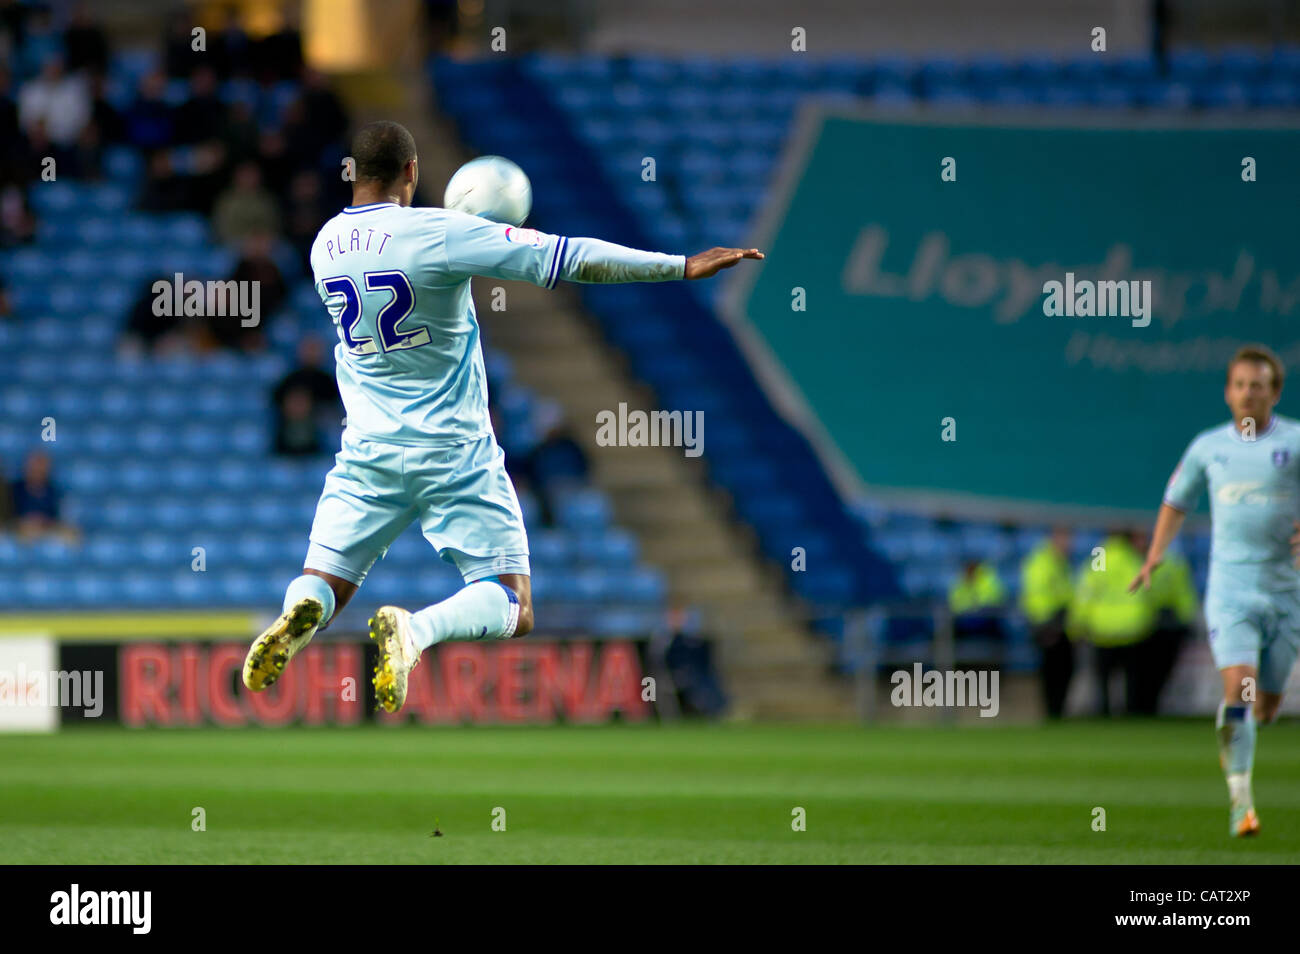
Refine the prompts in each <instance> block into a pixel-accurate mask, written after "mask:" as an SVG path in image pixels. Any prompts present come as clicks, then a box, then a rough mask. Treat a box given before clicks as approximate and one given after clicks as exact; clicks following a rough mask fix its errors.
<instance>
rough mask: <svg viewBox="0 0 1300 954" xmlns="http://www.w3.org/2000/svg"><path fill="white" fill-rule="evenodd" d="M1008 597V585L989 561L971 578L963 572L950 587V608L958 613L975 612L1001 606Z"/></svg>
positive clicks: (982, 564) (977, 569)
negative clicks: (1004, 584)
mask: <svg viewBox="0 0 1300 954" xmlns="http://www.w3.org/2000/svg"><path fill="white" fill-rule="evenodd" d="M1006 598H1007V591H1006V587H1004V586H1003V585H1002V581H1001V580H999V579H998V574H997V571H996V570H994V569H993V567H991V566H989V565H988V564H987V563H981V564H980V565H979V566H978V567H977V568H976V569H975V575H974V576H973V577H972V578H971V579H969V580H968V579H966V576H965V574H962V575H960V576H958V577H957V579H956V580H955V581H954V582H953V584H952V586H951V587H949V589H948V608H949V609H951V610H952V611H953V613H954V614H957V615H960V614H962V613H973V612H974V611H975V610H981V609H992V608H994V607H997V606H1001V605H1002V603H1003V601H1005V600H1006Z"/></svg>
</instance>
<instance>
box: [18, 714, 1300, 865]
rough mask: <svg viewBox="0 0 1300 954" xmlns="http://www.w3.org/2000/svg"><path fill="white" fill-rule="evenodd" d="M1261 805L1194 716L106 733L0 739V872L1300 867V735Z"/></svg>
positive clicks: (1287, 733) (1273, 736)
mask: <svg viewBox="0 0 1300 954" xmlns="http://www.w3.org/2000/svg"><path fill="white" fill-rule="evenodd" d="M1255 794H1256V799H1257V803H1258V807H1259V812H1260V819H1261V821H1262V822H1263V833H1262V834H1261V836H1260V837H1259V838H1257V839H1254V840H1251V841H1243V842H1238V841H1235V840H1233V839H1230V838H1228V835H1227V801H1226V788H1225V786H1224V783H1223V779H1222V776H1221V775H1220V773H1219V768H1218V764H1217V761H1216V757H1215V747H1214V739H1213V729H1212V727H1211V725H1210V723H1209V722H1208V721H1207V720H1196V721H1188V722H1183V721H1163V722H1153V723H1125V722H1117V723H1110V724H1102V723H1095V722H1093V723H1077V724H1066V725H1059V726H1046V727H1023V728H1014V727H1008V728H1000V727H987V728H986V727H983V726H977V727H952V728H927V727H889V728H873V727H852V726H835V727H808V726H797V727H796V726H762V725H738V724H735V725H721V726H704V725H677V726H664V727H657V726H606V727H571V728H439V729H429V728H422V727H415V726H411V727H406V728H400V729H393V728H383V727H374V726H370V727H358V728H355V729H288V730H268V729H253V730H143V731H132V730H127V729H121V728H115V727H109V726H103V727H99V726H96V727H92V728H85V729H70V730H65V731H64V732H62V733H59V734H57V735H54V736H31V735H28V736H0V862H3V863H34V864H58V863H76V864H103V863H109V864H111V863H123V862H126V863H143V864H152V863H196V864H206V863H217V864H221V863H257V862H275V863H324V864H332V863H343V864H357V863H385V862H401V863H417V864H420V863H444V862H445V863H459V862H476V863H510V862H565V863H579V864H599V863H606V862H616V863H629V862H631V863H637V862H668V863H676V862H686V863H690V862H734V863H750V862H758V863H767V862H774V863H804V862H822V863H837V862H850V863H935V862H937V863H975V864H982V863H1000V862H1008V863H1038V862H1065V863H1121V864H1124V863H1169V864H1181V863H1200V864H1219V863H1229V864H1231V863H1245V862H1269V863H1285V862H1290V863H1294V862H1297V861H1300V726H1298V725H1296V724H1294V723H1283V724H1280V725H1277V726H1271V727H1266V728H1263V729H1261V731H1260V747H1259V757H1258V760H1257V765H1256V770H1255ZM197 807H201V808H202V809H204V812H205V813H206V830H205V831H193V830H192V828H191V821H192V818H193V816H192V810H193V809H194V808H197ZM796 807H800V808H803V809H805V811H806V813H807V830H806V831H802V832H796V831H793V830H792V828H791V820H792V814H791V813H792V810H793V809H794V808H796ZM1094 807H1101V808H1104V809H1105V810H1106V831H1104V832H1099V831H1093V829H1092V820H1093V809H1094ZM496 808H502V809H504V810H505V831H493V830H492V820H493V810H494V809H496ZM435 823H436V824H437V826H438V828H439V829H440V830H441V831H442V832H443V835H442V837H433V836H432V834H431V833H432V832H433V830H434V826H435Z"/></svg>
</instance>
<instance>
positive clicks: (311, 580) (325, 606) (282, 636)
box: [244, 569, 357, 692]
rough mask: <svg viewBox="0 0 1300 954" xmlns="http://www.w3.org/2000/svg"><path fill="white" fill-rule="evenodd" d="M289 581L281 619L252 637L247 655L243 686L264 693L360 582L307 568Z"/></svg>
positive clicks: (350, 596) (350, 595) (350, 597)
mask: <svg viewBox="0 0 1300 954" xmlns="http://www.w3.org/2000/svg"><path fill="white" fill-rule="evenodd" d="M302 572H303V575H302V576H300V577H298V578H297V579H296V580H294V581H293V582H292V583H290V584H289V588H288V590H287V591H286V592H285V597H284V612H283V613H282V614H280V618H279V619H277V620H276V621H275V622H274V623H272V624H271V625H270V626H268V627H267V628H266V630H265V631H263V632H262V634H261V635H260V636H258V637H257V638H256V639H255V640H253V644H252V645H251V646H250V647H249V648H248V655H247V656H246V657H245V658H244V685H245V686H247V687H248V688H249V689H251V690H252V691H253V692H261V691H262V690H263V689H266V688H269V687H270V686H272V685H274V684H275V681H276V680H277V679H279V678H280V674H281V673H283V672H284V667H285V666H287V665H288V664H289V660H290V659H292V658H293V657H294V656H296V655H297V654H298V653H299V652H301V651H302V650H303V649H304V648H305V647H306V645H307V644H308V643H310V642H311V638H312V637H313V636H315V635H316V631H317V630H318V629H320V628H321V626H323V625H324V624H325V623H328V622H329V621H330V620H331V619H332V618H333V617H334V616H335V615H336V614H337V613H338V611H339V610H341V609H343V607H344V606H346V605H347V602H348V600H350V599H352V595H353V594H354V593H356V591H357V585H356V584H355V583H352V582H350V581H348V580H345V579H342V578H341V577H337V576H331V575H330V574H328V573H322V572H321V571H319V570H312V569H304V570H303V571H302Z"/></svg>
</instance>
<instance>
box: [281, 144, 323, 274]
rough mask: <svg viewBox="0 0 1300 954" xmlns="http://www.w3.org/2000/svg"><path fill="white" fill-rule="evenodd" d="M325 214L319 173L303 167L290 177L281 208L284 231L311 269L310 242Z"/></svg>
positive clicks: (321, 223)
mask: <svg viewBox="0 0 1300 954" xmlns="http://www.w3.org/2000/svg"><path fill="white" fill-rule="evenodd" d="M328 218H329V214H328V213H327V212H326V210H325V207H324V203H323V202H322V197H321V182H320V173H318V172H316V171H315V170H314V169H304V170H302V171H301V172H299V173H298V174H297V175H295V176H294V177H293V182H292V183H291V184H290V186H289V200H288V203H287V208H286V210H285V234H286V237H287V238H288V239H289V241H290V242H292V243H293V247H294V248H295V249H297V250H298V254H299V255H301V256H302V260H303V264H304V266H306V270H307V271H308V272H310V271H311V246H312V243H313V242H314V241H315V240H316V234H317V233H318V232H319V231H320V228H321V226H322V225H324V224H325V221H326V220H327V219H328Z"/></svg>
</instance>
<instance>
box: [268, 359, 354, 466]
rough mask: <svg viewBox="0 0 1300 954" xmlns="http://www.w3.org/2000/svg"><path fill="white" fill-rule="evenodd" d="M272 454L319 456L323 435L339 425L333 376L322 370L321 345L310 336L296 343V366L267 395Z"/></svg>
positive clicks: (340, 405) (340, 411) (323, 447)
mask: <svg viewBox="0 0 1300 954" xmlns="http://www.w3.org/2000/svg"><path fill="white" fill-rule="evenodd" d="M271 403H272V406H273V407H274V409H275V419H276V424H275V435H276V436H275V452H276V453H277V454H291V455H292V454H319V453H322V452H323V451H325V450H326V449H327V446H326V443H325V440H324V436H325V435H326V434H328V433H331V432H332V431H334V430H337V429H338V428H339V427H340V426H341V425H342V418H343V402H342V401H341V400H340V398H339V388H338V383H337V382H336V381H335V379H334V375H333V374H331V373H330V372H329V371H327V370H325V343H324V342H323V341H321V339H320V338H317V337H315V336H313V335H309V336H308V337H305V338H303V339H302V340H301V341H300V342H299V343H298V366H297V367H296V368H294V369H293V370H292V371H290V372H289V373H288V374H286V375H285V376H284V377H283V378H282V379H281V380H280V382H279V383H278V384H277V385H276V386H275V390H274V391H273V392H272V393H271Z"/></svg>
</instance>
